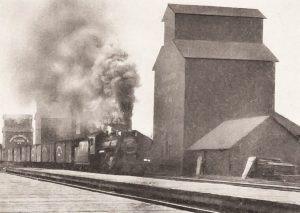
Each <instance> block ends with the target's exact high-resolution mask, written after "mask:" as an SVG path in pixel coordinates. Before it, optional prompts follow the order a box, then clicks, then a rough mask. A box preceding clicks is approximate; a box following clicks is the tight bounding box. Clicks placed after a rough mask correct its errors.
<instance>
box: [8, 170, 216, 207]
mask: <svg viewBox="0 0 300 213" xmlns="http://www.w3.org/2000/svg"><path fill="white" fill-rule="evenodd" d="M9 173H13V174H14V175H17V176H20V177H26V178H30V179H34V180H39V181H45V182H50V183H55V184H59V185H64V186H69V187H73V188H78V189H82V190H87V191H91V192H97V193H102V194H107V195H112V196H118V197H123V198H128V199H133V200H138V201H142V202H146V203H151V204H155V205H160V206H166V207H170V208H174V209H179V210H183V211H189V212H199V213H220V211H215V210H210V209H207V208H200V207H194V206H190V205H183V204H177V203H174V202H166V201H163V200H158V199H149V198H145V197H142V196H137V195H129V194H125V193H120V192H118V193H117V192H112V191H107V190H101V189H97V188H95V187H94V186H88V185H87V184H83V183H69V182H68V181H66V180H64V179H56V180H55V179H53V178H50V177H48V178H47V177H36V176H35V175H31V174H25V173H23V174H22V173H18V172H13V171H9Z"/></svg>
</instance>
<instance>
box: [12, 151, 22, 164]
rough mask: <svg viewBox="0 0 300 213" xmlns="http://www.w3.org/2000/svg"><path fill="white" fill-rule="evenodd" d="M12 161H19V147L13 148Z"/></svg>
mask: <svg viewBox="0 0 300 213" xmlns="http://www.w3.org/2000/svg"><path fill="white" fill-rule="evenodd" d="M13 161H14V162H21V147H15V148H14V149H13Z"/></svg>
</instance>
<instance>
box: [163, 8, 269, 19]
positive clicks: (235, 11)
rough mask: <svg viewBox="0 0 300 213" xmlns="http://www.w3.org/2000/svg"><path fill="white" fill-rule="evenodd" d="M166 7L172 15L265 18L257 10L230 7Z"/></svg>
mask: <svg viewBox="0 0 300 213" xmlns="http://www.w3.org/2000/svg"><path fill="white" fill-rule="evenodd" d="M168 7H169V8H170V9H171V10H172V11H173V12H174V13H180V14H193V15H208V16H235V17H251V18H261V19H263V18H266V17H265V16H264V15H263V14H262V13H261V12H260V11H259V10H257V9H245V8H232V7H212V6H200V5H180V4H168Z"/></svg>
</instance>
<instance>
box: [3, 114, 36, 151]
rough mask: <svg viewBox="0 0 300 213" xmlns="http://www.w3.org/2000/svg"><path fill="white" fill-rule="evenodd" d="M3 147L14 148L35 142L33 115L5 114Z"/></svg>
mask: <svg viewBox="0 0 300 213" xmlns="http://www.w3.org/2000/svg"><path fill="white" fill-rule="evenodd" d="M3 120H4V126H3V129H2V132H3V147H4V148H13V147H18V146H21V145H31V144H32V143H33V130H32V115H24V114H18V115H8V114H6V115H4V116H3Z"/></svg>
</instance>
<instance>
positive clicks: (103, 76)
mask: <svg viewBox="0 0 300 213" xmlns="http://www.w3.org/2000/svg"><path fill="white" fill-rule="evenodd" d="M84 3H85V2H84V1H76V0H53V1H51V2H50V5H49V7H48V8H47V9H46V10H45V11H43V12H42V14H41V15H40V16H39V17H38V19H37V20H36V22H35V24H34V27H33V30H32V35H31V38H30V41H29V42H28V50H26V52H25V51H24V52H23V53H22V56H21V58H20V60H19V62H20V64H21V67H19V68H18V69H17V74H18V75H17V79H18V82H19V84H18V85H19V88H20V89H21V91H20V92H22V94H23V97H29V98H32V97H34V98H35V99H37V100H38V102H43V103H44V104H49V105H51V103H52V102H59V103H61V104H63V105H68V106H69V107H70V108H71V109H72V110H74V111H76V113H81V114H85V115H86V116H87V115H89V118H94V119H95V120H102V121H103V120H109V119H121V120H123V121H125V122H128V121H130V119H131V116H132V110H133V103H134V101H135V97H134V89H135V87H137V85H138V75H137V72H136V69H135V65H134V64H132V63H130V62H128V55H127V53H126V52H124V51H123V50H121V49H120V48H118V46H117V45H116V44H113V43H111V42H110V41H109V38H110V36H109V32H110V29H109V28H108V26H109V25H108V24H106V23H105V22H106V21H105V18H104V15H103V14H99V11H98V12H97V14H96V13H95V11H94V10H93V9H91V8H89V7H88V6H87V5H85V4H84Z"/></svg>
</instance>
